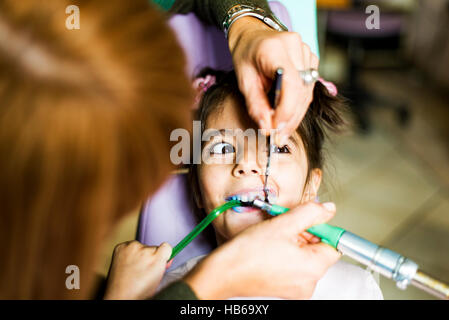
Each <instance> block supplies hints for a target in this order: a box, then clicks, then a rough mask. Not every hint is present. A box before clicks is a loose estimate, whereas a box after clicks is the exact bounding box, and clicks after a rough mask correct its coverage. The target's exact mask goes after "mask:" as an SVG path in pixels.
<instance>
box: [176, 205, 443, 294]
mask: <svg viewBox="0 0 449 320" xmlns="http://www.w3.org/2000/svg"><path fill="white" fill-rule="evenodd" d="M242 206H251V207H256V208H259V209H261V210H263V211H265V212H267V213H269V214H270V215H272V216H277V215H280V214H283V213H285V212H287V211H288V210H289V209H288V208H285V207H282V206H279V205H276V204H270V203H269V202H265V201H263V200H260V199H255V200H252V201H241V200H231V201H228V202H226V203H224V204H223V205H221V206H219V207H217V208H215V209H214V210H213V211H212V212H211V213H209V214H208V215H207V216H206V217H205V218H204V219H203V220H202V221H201V222H200V223H199V224H198V225H197V226H196V227H195V228H194V229H193V230H192V231H191V232H190V233H189V234H188V235H187V236H186V237H185V238H184V239H182V240H181V241H180V242H179V243H178V244H177V245H176V246H175V247H174V248H173V251H172V255H171V257H170V260H171V259H173V258H174V257H175V256H176V255H177V254H178V253H179V252H180V251H181V250H182V249H184V248H185V247H186V246H187V245H188V244H189V243H190V242H191V241H192V240H193V239H195V238H196V237H197V236H198V235H199V234H200V233H201V232H202V231H203V230H204V229H205V228H206V227H207V226H208V225H209V224H210V223H211V222H212V221H213V220H214V219H215V218H217V217H218V216H219V215H220V214H222V213H223V212H225V211H226V210H228V209H231V208H233V207H242ZM307 232H309V233H310V234H313V235H314V236H317V237H318V238H320V239H321V241H322V242H324V243H326V244H328V245H330V246H332V247H333V248H335V249H337V250H338V251H340V252H341V253H342V254H344V255H346V256H348V257H350V258H352V259H354V260H355V261H357V262H359V263H360V264H362V265H365V266H367V267H368V268H369V269H370V270H372V271H374V272H378V273H379V274H381V275H383V276H385V277H386V278H389V279H392V280H393V281H395V282H396V285H397V287H398V288H400V289H402V290H405V289H406V288H407V286H408V285H410V284H411V285H413V286H415V287H417V288H419V289H421V290H424V291H426V292H428V293H429V294H431V295H433V296H435V297H438V298H440V299H449V286H448V285H447V284H445V283H443V282H441V281H438V280H436V279H434V278H432V277H430V276H428V275H427V274H425V273H424V272H422V271H420V270H419V268H418V265H417V264H416V263H415V262H414V261H412V260H410V259H408V258H406V257H404V256H402V255H400V254H399V253H396V252H394V251H392V250H390V249H387V248H384V247H381V246H379V245H377V244H374V243H372V242H370V241H368V240H366V239H363V238H361V237H359V236H357V235H355V234H353V233H351V232H349V231H346V230H345V229H342V228H339V227H335V226H332V225H329V224H325V223H323V224H319V225H315V226H312V227H311V228H309V229H307Z"/></svg>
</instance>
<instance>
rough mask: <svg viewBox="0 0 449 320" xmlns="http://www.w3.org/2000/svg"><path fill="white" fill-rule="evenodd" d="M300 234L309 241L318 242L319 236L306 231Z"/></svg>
mask: <svg viewBox="0 0 449 320" xmlns="http://www.w3.org/2000/svg"><path fill="white" fill-rule="evenodd" d="M301 236H302V237H303V238H304V239H305V240H307V241H308V242H310V243H319V242H320V241H321V239H320V238H318V237H317V236H314V235H313V234H311V233H308V232H303V233H301Z"/></svg>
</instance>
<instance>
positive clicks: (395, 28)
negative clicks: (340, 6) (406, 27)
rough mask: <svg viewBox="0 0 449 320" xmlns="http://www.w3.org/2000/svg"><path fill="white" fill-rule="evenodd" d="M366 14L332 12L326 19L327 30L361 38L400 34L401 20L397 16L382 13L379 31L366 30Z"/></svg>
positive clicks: (359, 12) (361, 12)
mask: <svg viewBox="0 0 449 320" xmlns="http://www.w3.org/2000/svg"><path fill="white" fill-rule="evenodd" d="M368 16H369V15H368V14H366V13H365V12H363V11H332V12H329V15H328V18H327V29H328V30H330V31H331V32H333V33H337V34H341V35H345V36H352V37H363V38H385V37H390V36H395V35H398V34H400V32H401V30H402V27H403V18H402V17H401V16H400V15H397V14H388V13H382V14H381V15H380V17H379V24H380V28H379V29H368V28H367V27H366V25H365V21H366V19H367V18H368Z"/></svg>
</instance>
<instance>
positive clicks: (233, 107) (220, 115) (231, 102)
mask: <svg viewBox="0 0 449 320" xmlns="http://www.w3.org/2000/svg"><path fill="white" fill-rule="evenodd" d="M205 129H215V130H222V129H227V130H229V132H231V133H232V130H236V129H239V130H243V131H244V130H246V129H254V130H256V132H257V130H258V129H259V126H258V125H257V124H256V122H254V120H252V119H251V117H250V116H249V115H248V111H247V109H246V106H244V105H242V104H241V103H239V102H238V101H237V100H236V99H235V98H232V97H227V98H226V99H225V100H224V101H223V102H222V103H221V104H220V106H218V107H217V108H215V109H214V111H212V112H211V113H210V114H209V116H208V117H207V119H206V126H205ZM290 139H291V140H292V141H293V143H295V145H297V146H298V147H300V148H301V149H302V148H304V145H303V142H302V139H301V136H300V135H299V133H298V132H297V131H296V130H295V131H294V132H293V135H292V136H291V137H290Z"/></svg>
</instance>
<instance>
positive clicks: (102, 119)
mask: <svg viewBox="0 0 449 320" xmlns="http://www.w3.org/2000/svg"><path fill="white" fill-rule="evenodd" d="M71 4H73V1H64V0H60V1H51V2H47V1H43V2H42V1H35V0H20V1H16V0H3V1H1V2H0V155H1V157H0V243H1V244H2V252H1V255H0V298H3V299H4V298H12V299H15V298H20V299H34V298H86V297H88V296H89V294H92V292H91V291H92V285H93V282H92V279H93V272H92V271H93V268H94V264H95V263H96V262H97V261H96V257H97V256H98V251H99V249H100V248H101V245H102V241H103V239H104V237H105V235H106V234H107V233H108V232H109V231H110V230H111V227H112V226H113V225H114V223H115V222H116V221H117V220H118V219H120V218H121V217H122V216H123V215H124V214H125V213H127V212H129V211H130V210H133V209H135V208H137V206H138V205H139V204H140V203H141V202H142V201H144V200H145V199H146V197H148V196H149V195H150V194H151V193H152V192H153V191H155V190H156V188H158V186H159V185H160V184H161V183H162V182H163V180H164V179H165V177H166V176H167V175H168V173H169V171H170V170H172V169H173V168H172V165H171V162H170V159H169V150H170V145H169V134H170V132H171V130H173V129H175V128H180V127H181V128H186V127H188V121H189V119H190V117H189V114H188V111H189V104H190V103H192V102H193V93H192V92H191V86H190V82H189V81H188V79H187V77H186V76H185V74H184V67H185V66H184V64H185V58H184V56H183V53H182V51H181V49H180V47H179V46H178V44H177V42H176V39H175V36H174V35H173V33H172V32H171V30H170V29H169V28H168V27H167V25H166V23H165V21H164V17H163V16H162V15H161V14H160V13H159V12H157V11H156V10H155V9H152V8H151V5H150V4H149V3H148V1H147V0H133V1H122V0H108V1H80V2H78V3H76V4H77V5H78V6H79V9H80V29H79V30H77V29H74V30H68V29H66V27H65V21H66V19H67V17H68V15H67V14H66V13H65V9H66V7H67V6H68V5H71ZM68 265H77V266H78V267H79V269H80V275H81V282H80V287H81V289H80V290H67V289H66V286H65V280H66V277H68V274H65V270H66V267H67V266H68Z"/></svg>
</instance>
